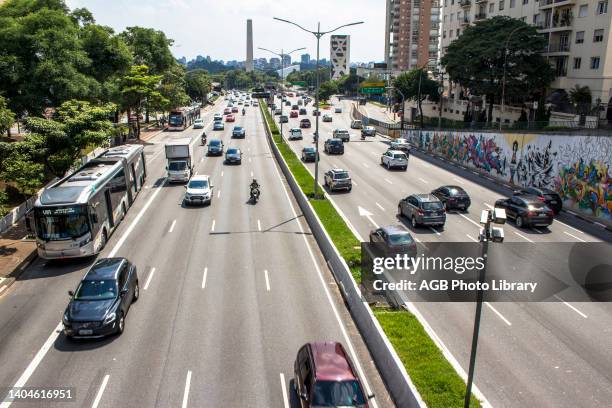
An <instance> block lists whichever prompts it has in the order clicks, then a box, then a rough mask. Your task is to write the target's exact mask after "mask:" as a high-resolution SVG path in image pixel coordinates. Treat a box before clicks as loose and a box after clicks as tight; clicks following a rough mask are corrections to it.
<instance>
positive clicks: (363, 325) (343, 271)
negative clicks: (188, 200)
mask: <svg viewBox="0 0 612 408" xmlns="http://www.w3.org/2000/svg"><path fill="white" fill-rule="evenodd" d="M262 109H263V108H262ZM262 116H263V120H264V125H265V129H266V135H267V138H268V143H269V144H270V147H271V149H272V152H273V153H274V157H275V158H276V161H277V163H278V164H279V166H280V168H281V171H282V172H283V175H284V176H285V178H286V179H287V183H288V184H289V187H290V188H291V191H292V193H293V195H294V196H295V198H296V200H297V202H298V205H299V206H300V209H301V211H302V213H303V215H304V218H305V219H306V221H307V222H308V225H309V227H310V230H311V231H312V234H313V236H314V237H315V239H316V241H317V244H318V245H319V248H320V250H321V252H322V253H323V256H324V257H325V260H326V261H327V264H328V266H329V268H330V270H331V271H332V273H333V275H334V277H335V279H336V281H337V282H338V286H339V287H340V289H341V291H342V295H343V297H344V300H345V301H346V304H347V305H348V309H349V311H350V313H351V316H352V317H353V320H354V321H355V323H356V325H357V327H358V328H359V331H360V332H361V335H362V337H363V339H364V341H365V343H366V345H367V347H368V349H369V350H370V354H371V355H372V357H373V359H374V362H375V363H376V366H377V368H378V371H379V372H380V375H381V376H382V378H383V381H384V382H385V384H386V385H387V389H388V391H389V393H390V395H391V397H392V398H393V401H394V402H395V404H396V405H397V406H399V407H405V408H417V407H426V405H425V403H424V402H423V400H422V398H421V396H420V394H419V392H418V391H417V389H416V387H415V386H414V384H413V383H412V381H411V379H410V377H409V376H408V374H407V372H406V370H405V368H404V366H403V365H402V362H401V361H400V359H399V357H398V356H397V353H395V350H394V349H393V346H392V345H391V343H390V342H389V339H387V336H386V335H385V333H384V332H383V330H382V328H381V326H380V324H379V323H378V320H376V317H375V316H374V314H373V313H372V310H371V309H370V307H369V305H368V304H367V303H365V302H363V301H362V297H361V293H360V291H359V288H358V287H357V285H356V283H355V281H354V279H353V276H352V275H351V272H350V270H349V268H348V265H347V264H346V262H345V261H344V258H342V256H340V253H339V252H338V250H337V249H336V247H335V246H334V244H333V242H332V240H331V238H330V237H329V235H328V234H327V231H325V228H324V227H323V224H322V223H321V220H320V219H319V217H318V216H317V214H316V212H315V211H314V209H313V208H312V206H311V205H310V202H309V201H308V198H307V197H306V196H305V195H304V193H303V192H302V190H301V189H300V187H299V185H298V184H297V181H296V180H295V178H294V177H293V174H292V173H291V171H290V170H289V167H288V166H287V163H286V162H285V160H284V158H283V157H282V155H281V153H280V151H279V150H278V148H277V147H276V144H275V143H274V141H273V140H272V135H271V132H270V129H269V127H268V123H267V121H266V118H265V116H264V115H263V112H262Z"/></svg>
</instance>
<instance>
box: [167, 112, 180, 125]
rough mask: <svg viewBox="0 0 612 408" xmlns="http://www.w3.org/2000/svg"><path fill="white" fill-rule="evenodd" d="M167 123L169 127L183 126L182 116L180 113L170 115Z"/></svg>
mask: <svg viewBox="0 0 612 408" xmlns="http://www.w3.org/2000/svg"><path fill="white" fill-rule="evenodd" d="M168 122H169V123H170V124H171V125H174V126H180V125H182V124H183V115H182V114H180V113H171V114H170V117H169V118H168Z"/></svg>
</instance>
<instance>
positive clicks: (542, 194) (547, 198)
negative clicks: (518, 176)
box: [514, 187, 563, 214]
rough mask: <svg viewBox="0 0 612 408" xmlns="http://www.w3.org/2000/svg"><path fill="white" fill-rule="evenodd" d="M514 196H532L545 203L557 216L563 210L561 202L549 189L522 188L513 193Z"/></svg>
mask: <svg viewBox="0 0 612 408" xmlns="http://www.w3.org/2000/svg"><path fill="white" fill-rule="evenodd" d="M514 195H533V196H536V197H538V200H540V201H542V202H543V203H545V204H546V205H547V206H548V208H550V209H551V210H553V212H554V213H555V214H559V213H560V212H561V210H562V209H563V200H561V196H560V195H559V193H557V192H556V191H554V190H551V189H549V188H536V187H524V188H521V189H518V190H516V191H515V192H514Z"/></svg>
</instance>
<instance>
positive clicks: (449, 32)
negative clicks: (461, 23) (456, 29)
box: [448, 30, 453, 38]
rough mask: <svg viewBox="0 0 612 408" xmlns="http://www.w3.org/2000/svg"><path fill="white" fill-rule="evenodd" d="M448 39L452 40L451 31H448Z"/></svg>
mask: <svg viewBox="0 0 612 408" xmlns="http://www.w3.org/2000/svg"><path fill="white" fill-rule="evenodd" d="M448 38H453V30H448Z"/></svg>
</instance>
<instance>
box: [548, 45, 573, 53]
mask: <svg viewBox="0 0 612 408" xmlns="http://www.w3.org/2000/svg"><path fill="white" fill-rule="evenodd" d="M545 52H546V53H548V54H553V53H555V54H559V53H568V52H570V44H569V43H557V44H549V46H548V49H547V50H546V51H545Z"/></svg>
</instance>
